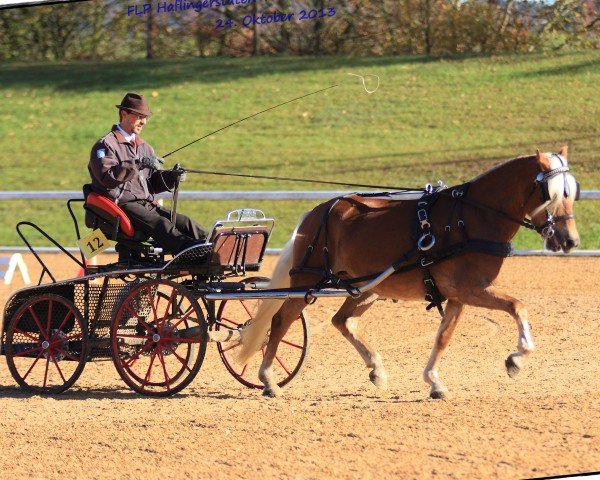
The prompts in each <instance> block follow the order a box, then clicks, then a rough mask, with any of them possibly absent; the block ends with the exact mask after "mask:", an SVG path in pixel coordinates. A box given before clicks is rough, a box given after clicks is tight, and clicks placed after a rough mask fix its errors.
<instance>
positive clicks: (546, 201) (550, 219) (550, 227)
mask: <svg viewBox="0 0 600 480" xmlns="http://www.w3.org/2000/svg"><path fill="white" fill-rule="evenodd" d="M551 156H553V157H556V158H558V160H559V161H560V163H561V166H560V167H557V168H553V169H552V170H549V171H547V172H540V173H538V174H537V176H536V177H535V180H534V182H533V185H532V187H531V190H530V192H529V195H527V198H526V199H525V201H524V202H523V205H522V206H524V205H525V204H526V203H527V202H528V201H529V199H530V198H531V195H532V194H533V192H534V191H535V190H536V188H537V187H538V186H539V187H541V190H542V202H543V203H542V206H540V207H538V209H536V210H534V212H536V211H537V210H539V209H540V208H543V209H544V210H545V211H546V221H545V222H544V223H543V224H542V225H535V224H534V223H533V222H532V221H531V220H528V219H525V221H524V222H525V223H526V225H525V227H527V228H530V229H531V230H535V231H536V232H538V233H539V234H540V235H541V236H542V238H544V239H546V240H547V239H549V238H552V237H553V236H554V234H555V230H554V226H555V225H556V224H557V223H559V222H566V221H567V220H571V219H574V218H575V214H574V213H568V214H565V215H558V216H554V215H552V214H551V213H550V210H549V208H548V207H549V206H550V205H552V204H553V203H554V202H555V201H556V200H557V198H556V195H555V196H554V198H553V197H551V195H550V186H549V184H548V182H549V180H551V179H552V178H554V177H556V176H558V175H563V177H564V182H563V185H564V189H563V192H562V193H563V196H564V197H568V196H569V195H570V194H571V190H570V186H569V182H568V181H567V178H568V176H570V177H572V178H573V179H574V177H573V176H572V175H571V174H570V173H569V167H568V166H567V164H566V163H567V162H566V160H565V159H564V158H563V157H562V155H559V154H557V153H552V154H551ZM575 185H576V191H575V201H577V200H579V196H580V186H579V183H578V182H577V181H575ZM533 216H535V213H534V214H531V217H533ZM527 224H529V226H528V225H527Z"/></svg>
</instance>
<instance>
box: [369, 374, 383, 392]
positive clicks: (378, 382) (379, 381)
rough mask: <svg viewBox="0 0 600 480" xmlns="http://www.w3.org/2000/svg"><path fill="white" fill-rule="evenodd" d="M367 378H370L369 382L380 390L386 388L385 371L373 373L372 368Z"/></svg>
mask: <svg viewBox="0 0 600 480" xmlns="http://www.w3.org/2000/svg"><path fill="white" fill-rule="evenodd" d="M369 380H371V383H372V384H373V385H375V386H376V387H377V388H379V389H380V390H387V387H388V376H387V373H386V372H383V373H381V372H378V373H375V370H372V371H371V372H370V373H369Z"/></svg>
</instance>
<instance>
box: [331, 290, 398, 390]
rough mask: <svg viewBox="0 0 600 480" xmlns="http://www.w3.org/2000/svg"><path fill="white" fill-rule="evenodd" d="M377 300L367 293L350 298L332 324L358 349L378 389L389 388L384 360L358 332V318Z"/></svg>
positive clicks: (332, 320)
mask: <svg viewBox="0 0 600 480" xmlns="http://www.w3.org/2000/svg"><path fill="white" fill-rule="evenodd" d="M375 300H377V295H376V294H374V293H366V294H364V295H361V296H360V297H358V298H354V297H349V298H347V299H346V301H345V302H344V303H343V305H342V306H341V308H340V309H339V310H338V312H337V313H336V314H335V315H334V316H333V318H332V319H331V322H332V323H333V325H334V326H335V328H337V329H338V330H339V331H340V332H341V334H342V335H343V336H344V338H346V339H347V340H348V341H349V342H350V343H351V344H352V345H353V346H354V348H356V350H357V351H358V353H359V354H360V356H361V357H362V359H363V361H364V362H365V365H366V366H367V368H370V369H371V371H370V372H369V380H371V382H372V383H373V385H375V386H376V387H378V388H381V389H382V390H385V389H386V388H387V382H388V374H387V372H386V370H385V368H384V367H383V359H382V358H381V355H380V354H379V352H377V351H376V350H374V349H373V348H372V347H370V346H369V344H368V343H367V342H366V341H365V340H364V339H363V337H362V335H361V334H360V333H359V332H358V318H359V317H360V316H361V315H362V314H363V313H365V312H366V311H367V310H368V309H369V307H370V306H371V305H373V302H374V301H375Z"/></svg>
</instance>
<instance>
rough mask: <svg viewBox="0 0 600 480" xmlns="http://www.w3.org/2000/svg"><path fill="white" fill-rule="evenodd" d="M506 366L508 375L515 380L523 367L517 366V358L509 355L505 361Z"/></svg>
mask: <svg viewBox="0 0 600 480" xmlns="http://www.w3.org/2000/svg"><path fill="white" fill-rule="evenodd" d="M504 366H505V367H506V373H508V376H509V377H510V378H515V377H516V376H517V375H518V374H519V372H520V371H521V366H520V365H518V364H517V362H516V361H515V357H513V356H512V355H509V356H508V358H507V359H506V360H505V361H504Z"/></svg>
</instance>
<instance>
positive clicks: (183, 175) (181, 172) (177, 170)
mask: <svg viewBox="0 0 600 480" xmlns="http://www.w3.org/2000/svg"><path fill="white" fill-rule="evenodd" d="M172 171H173V173H174V174H175V175H177V176H178V177H179V183H181V182H185V181H186V179H187V172H186V171H185V169H184V168H183V166H181V165H179V164H178V163H176V164H175V166H174V167H173V170H172Z"/></svg>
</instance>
